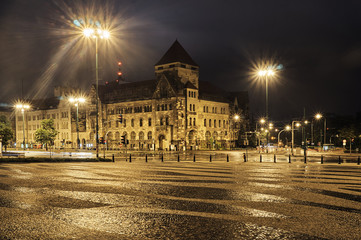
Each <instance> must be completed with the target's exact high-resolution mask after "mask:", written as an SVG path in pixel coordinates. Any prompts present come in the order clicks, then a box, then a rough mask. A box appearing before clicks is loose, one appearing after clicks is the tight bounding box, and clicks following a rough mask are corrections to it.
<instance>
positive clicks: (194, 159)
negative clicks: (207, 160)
mask: <svg viewBox="0 0 361 240" xmlns="http://www.w3.org/2000/svg"><path fill="white" fill-rule="evenodd" d="M193 162H196V155H195V154H194V155H193Z"/></svg>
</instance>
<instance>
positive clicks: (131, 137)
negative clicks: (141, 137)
mask: <svg viewBox="0 0 361 240" xmlns="http://www.w3.org/2000/svg"><path fill="white" fill-rule="evenodd" d="M135 137H136V134H135V132H134V131H133V132H132V133H131V134H130V139H131V140H135Z"/></svg>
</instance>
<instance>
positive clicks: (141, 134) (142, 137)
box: [139, 132, 144, 140]
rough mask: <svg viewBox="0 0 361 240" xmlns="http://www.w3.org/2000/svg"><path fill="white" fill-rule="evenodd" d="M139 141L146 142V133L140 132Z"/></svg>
mask: <svg viewBox="0 0 361 240" xmlns="http://www.w3.org/2000/svg"><path fill="white" fill-rule="evenodd" d="M139 140H144V132H139Z"/></svg>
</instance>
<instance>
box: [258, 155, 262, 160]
mask: <svg viewBox="0 0 361 240" xmlns="http://www.w3.org/2000/svg"><path fill="white" fill-rule="evenodd" d="M259 162H262V154H260V155H259Z"/></svg>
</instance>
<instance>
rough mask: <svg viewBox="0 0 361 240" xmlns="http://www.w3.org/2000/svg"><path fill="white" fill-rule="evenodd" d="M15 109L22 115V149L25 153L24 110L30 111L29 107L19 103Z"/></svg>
mask: <svg viewBox="0 0 361 240" xmlns="http://www.w3.org/2000/svg"><path fill="white" fill-rule="evenodd" d="M15 108H16V109H17V110H20V111H21V113H22V115H23V148H24V151H25V110H28V109H30V105H29V104H25V103H19V104H16V105H15Z"/></svg>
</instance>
